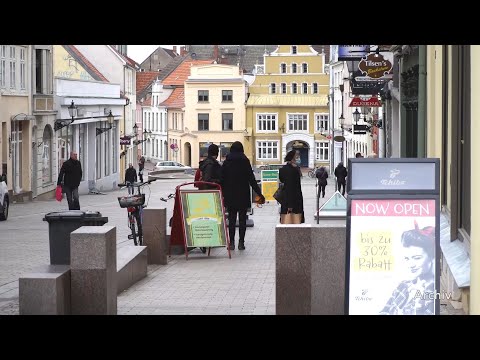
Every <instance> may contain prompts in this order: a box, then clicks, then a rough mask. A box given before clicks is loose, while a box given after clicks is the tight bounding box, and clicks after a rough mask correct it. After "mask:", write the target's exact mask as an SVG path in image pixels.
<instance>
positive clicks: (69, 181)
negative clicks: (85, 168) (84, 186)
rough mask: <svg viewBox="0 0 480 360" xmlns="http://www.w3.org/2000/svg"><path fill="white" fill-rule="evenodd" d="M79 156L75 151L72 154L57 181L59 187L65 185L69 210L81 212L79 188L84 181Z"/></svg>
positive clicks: (64, 164)
mask: <svg viewBox="0 0 480 360" xmlns="http://www.w3.org/2000/svg"><path fill="white" fill-rule="evenodd" d="M77 156H78V154H77V153H76V152H75V151H71V152H70V159H68V160H67V161H65V162H64V163H63V165H62V168H61V169H60V173H59V174H58V180H57V185H62V183H63V190H64V191H65V194H66V196H67V201H68V209H69V210H80V201H79V198H78V186H79V185H80V181H82V165H81V164H80V161H78V160H77Z"/></svg>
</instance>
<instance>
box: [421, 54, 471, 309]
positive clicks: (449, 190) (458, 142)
mask: <svg viewBox="0 0 480 360" xmlns="http://www.w3.org/2000/svg"><path fill="white" fill-rule="evenodd" d="M425 70H426V74H427V103H426V104H427V108H426V112H427V126H426V134H427V136H426V138H427V154H426V155H427V157H438V158H440V159H441V160H440V188H441V196H440V205H441V210H442V212H441V224H442V225H444V226H442V228H441V240H440V243H441V250H442V283H443V285H444V289H445V291H446V292H447V295H450V294H451V295H453V300H457V301H461V302H462V305H463V308H464V310H465V311H466V312H469V313H470V314H480V256H479V255H480V223H478V222H475V221H472V220H473V219H479V215H480V202H479V199H480V188H479V186H478V184H477V181H475V180H476V179H478V178H479V175H480V168H479V167H478V164H479V160H480V143H479V142H478V141H474V138H473V137H472V136H473V135H474V134H479V133H480V124H479V122H478V120H477V119H478V117H479V116H480V104H479V102H478V101H477V99H478V98H479V96H480V82H479V80H480V46H474V45H453V46H452V45H429V46H427V47H426V69H425ZM472 180H473V181H472Z"/></svg>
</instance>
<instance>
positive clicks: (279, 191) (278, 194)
mask: <svg viewBox="0 0 480 360" xmlns="http://www.w3.org/2000/svg"><path fill="white" fill-rule="evenodd" d="M273 197H274V199H275V200H277V201H278V203H280V204H282V203H283V201H284V200H285V191H284V190H283V183H279V184H278V189H277V191H275V193H274V194H273Z"/></svg>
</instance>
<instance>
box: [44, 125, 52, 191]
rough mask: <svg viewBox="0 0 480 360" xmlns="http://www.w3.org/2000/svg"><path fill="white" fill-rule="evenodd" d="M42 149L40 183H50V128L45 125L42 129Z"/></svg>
mask: <svg viewBox="0 0 480 360" xmlns="http://www.w3.org/2000/svg"><path fill="white" fill-rule="evenodd" d="M42 141H43V144H42V145H43V151H42V184H43V185H47V184H50V183H52V128H51V127H50V125H47V126H45V129H44V130H43V139H42Z"/></svg>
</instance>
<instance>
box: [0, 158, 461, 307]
mask: <svg viewBox="0 0 480 360" xmlns="http://www.w3.org/2000/svg"><path fill="white" fill-rule="evenodd" d="M150 165H151V166H150ZM152 168H153V165H152V164H149V163H146V169H147V170H149V169H152ZM183 177H184V179H178V178H175V179H173V178H171V179H162V180H159V181H156V182H154V183H152V184H151V186H150V191H151V193H150V200H149V204H148V206H149V207H154V208H161V207H166V208H167V219H169V218H170V217H171V215H172V210H173V200H172V201H169V202H168V203H165V202H162V201H160V197H162V196H163V197H166V196H167V195H168V194H169V193H172V192H174V189H175V186H176V185H178V184H181V183H184V182H187V181H191V180H192V178H193V176H183ZM302 190H303V195H304V207H305V212H306V213H305V216H306V222H307V223H311V224H312V225H313V226H317V225H316V222H315V221H314V219H313V215H314V209H315V181H314V179H310V178H308V177H307V176H306V174H305V176H304V177H303V178H302ZM125 192H126V191H125V190H116V191H112V192H108V193H106V195H81V196H80V203H81V207H82V210H93V211H100V212H101V213H102V216H107V217H108V219H109V221H108V225H112V226H116V227H117V248H120V247H122V246H126V245H132V244H131V240H128V239H127V235H128V230H129V229H128V227H127V220H126V211H125V210H124V209H121V208H120V207H119V206H118V201H117V196H119V195H120V194H123V193H125ZM146 193H147V198H148V190H147V191H146ZM333 193H334V184H333V181H329V185H328V186H327V189H326V196H325V198H324V199H321V203H323V201H325V200H327V199H328V198H329V197H330V196H331V195H332V194H333ZM66 208H67V204H66V201H62V202H61V203H58V202H57V201H55V200H51V201H33V202H30V203H23V204H13V205H12V206H11V208H10V215H9V219H8V220H7V221H4V222H0V314H18V278H19V277H20V276H21V275H22V274H24V273H27V272H29V271H31V270H32V269H33V268H35V267H37V266H39V265H45V264H48V263H49V243H48V224H47V222H45V221H42V219H43V217H44V215H45V214H46V213H49V212H52V211H61V210H65V209H66ZM250 218H251V219H253V221H254V227H251V228H247V234H246V239H245V246H246V250H245V251H238V250H235V251H232V258H231V259H229V258H228V255H227V251H226V249H225V248H218V249H213V250H212V252H211V255H210V257H208V256H207V255H205V254H202V253H201V252H200V251H199V250H192V251H191V252H190V254H189V257H188V260H186V259H185V255H177V256H171V257H170V258H169V262H168V265H149V266H148V275H147V277H146V278H144V279H142V280H141V281H139V282H137V283H136V284H135V285H133V286H132V287H130V288H129V289H128V290H126V291H124V292H122V293H121V294H119V296H118V314H122V315H125V314H268V315H273V314H275V239H274V235H275V225H276V224H278V222H279V221H278V220H279V215H278V206H277V205H276V204H275V203H267V204H265V205H264V206H263V207H262V208H254V214H253V216H250ZM169 231H170V229H169V228H167V232H169ZM235 240H236V241H238V230H237V237H236V239H235ZM441 310H442V311H441V313H442V314H458V313H460V312H459V311H458V310H455V309H453V307H452V306H451V305H450V304H448V305H445V306H441ZM461 313H463V312H461Z"/></svg>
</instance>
